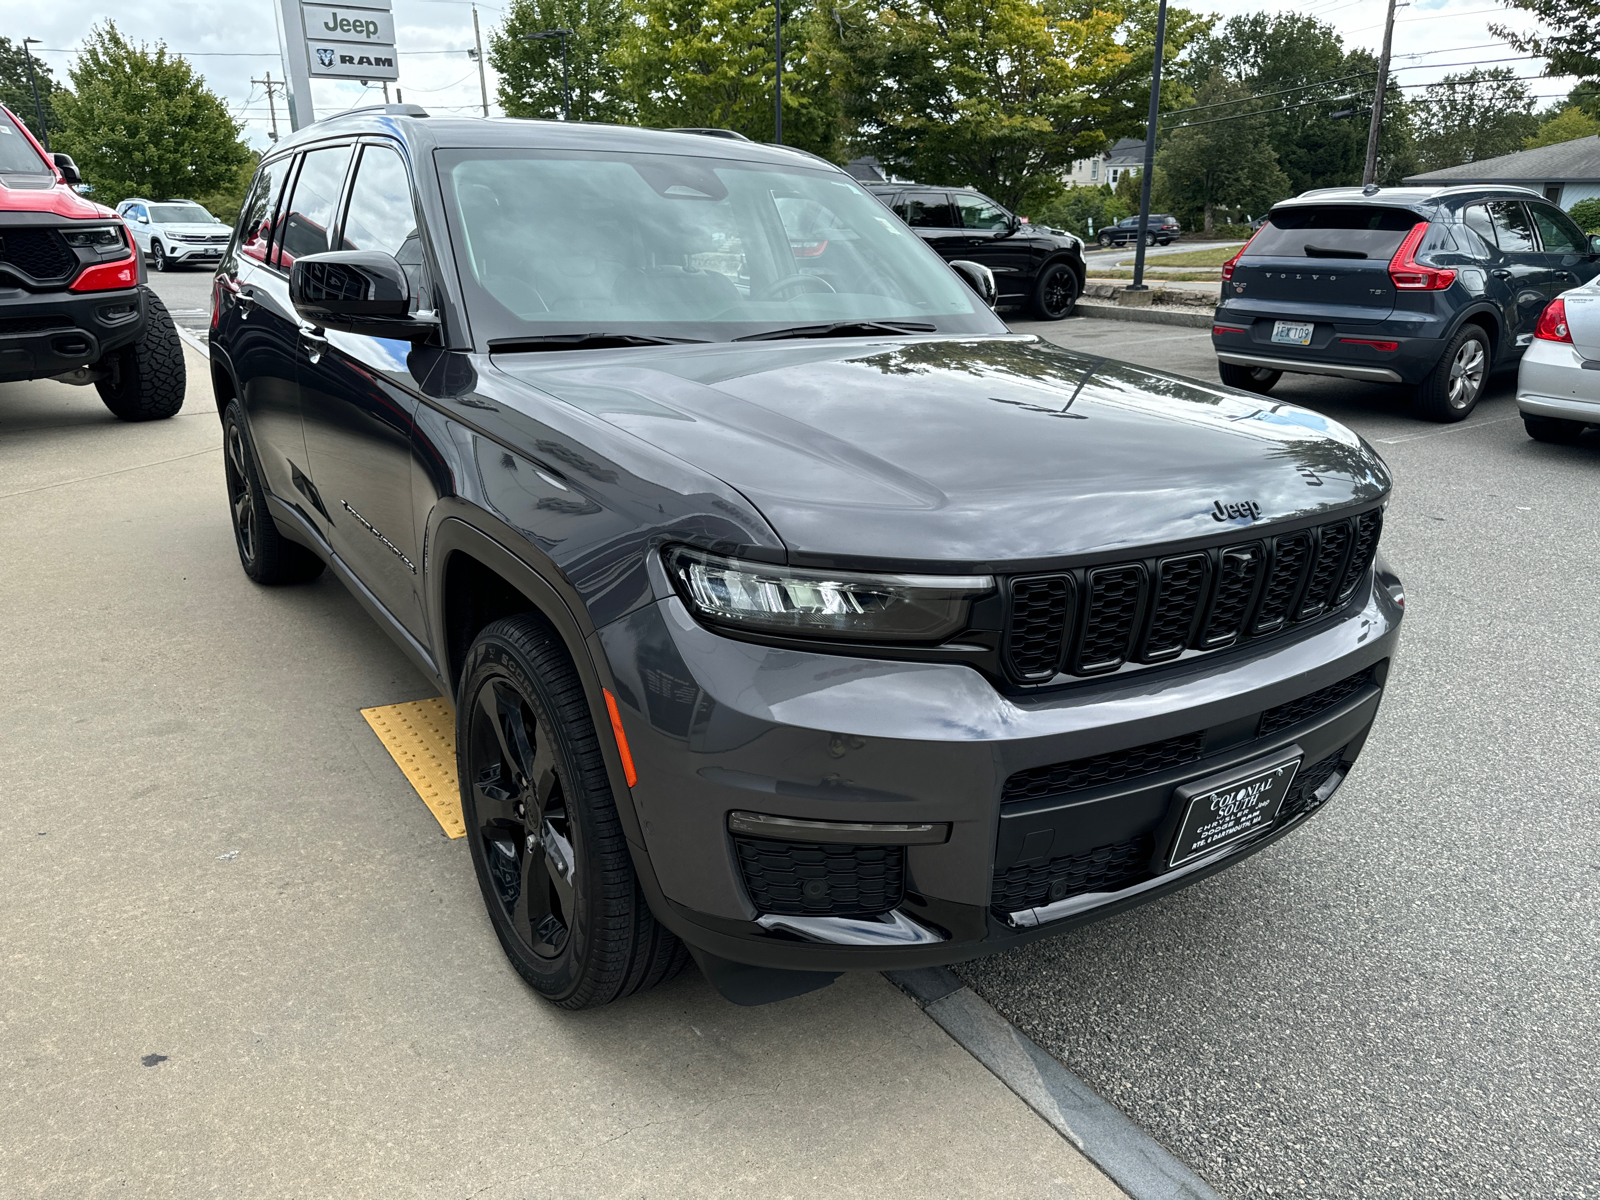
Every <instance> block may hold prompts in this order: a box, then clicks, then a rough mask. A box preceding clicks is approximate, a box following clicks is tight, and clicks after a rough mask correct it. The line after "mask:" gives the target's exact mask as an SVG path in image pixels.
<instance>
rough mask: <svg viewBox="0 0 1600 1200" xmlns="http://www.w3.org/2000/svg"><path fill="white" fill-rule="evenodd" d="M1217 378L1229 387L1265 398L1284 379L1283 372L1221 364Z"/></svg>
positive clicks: (1266, 368)
mask: <svg viewBox="0 0 1600 1200" xmlns="http://www.w3.org/2000/svg"><path fill="white" fill-rule="evenodd" d="M1217 377H1218V378H1219V379H1221V380H1222V382H1223V383H1225V384H1227V385H1228V386H1229V387H1231V388H1238V389H1239V390H1240V391H1241V392H1254V393H1256V395H1258V396H1265V395H1266V394H1267V393H1268V392H1270V391H1271V390H1272V389H1273V386H1274V385H1275V384H1276V383H1277V382H1278V380H1280V379H1282V378H1283V372H1282V371H1274V370H1272V369H1271V368H1270V367H1245V366H1241V365H1239V364H1238V363H1226V362H1219V363H1218V364H1217Z"/></svg>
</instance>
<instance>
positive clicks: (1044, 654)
mask: <svg viewBox="0 0 1600 1200" xmlns="http://www.w3.org/2000/svg"><path fill="white" fill-rule="evenodd" d="M823 228H825V229H826V230H827V233H828V236H827V241H828V243H829V245H828V250H827V255H826V258H825V259H824V256H823V255H819V254H816V253H815V252H814V251H815V248H816V247H815V242H816V241H818V240H820V239H819V238H818V237H816V236H815V235H816V234H817V233H818V231H819V230H820V229H823ZM319 230H320V231H321V232H320V234H316V233H315V231H319ZM289 236H292V237H293V238H294V239H296V245H295V247H294V249H293V250H286V249H284V248H283V246H282V245H281V244H280V242H281V239H283V238H284V237H289ZM317 238H320V241H321V245H320V246H319V245H316V244H314V243H315V241H316V240H317ZM291 260H292V261H291ZM821 261H825V262H826V268H825V269H823V268H820V267H813V268H812V269H810V270H805V269H803V268H806V267H807V265H808V264H816V263H818V262H821ZM215 303H216V311H215V314H214V328H213V333H212V337H211V346H212V354H213V359H212V378H213V383H214V385H215V388H216V398H217V405H218V411H219V413H220V415H221V419H222V425H223V441H224V445H225V448H226V453H225V455H224V469H225V472H226V481H227V490H228V495H229V498H230V501H231V511H232V517H233V527H234V530H235V533H236V535H237V544H238V553H239V558H240V561H241V562H242V564H243V566H244V570H245V572H246V573H247V574H248V575H249V576H250V577H251V578H252V579H254V580H256V581H257V582H259V583H263V584H283V583H290V582H293V581H297V580H306V579H310V578H312V577H313V576H316V575H317V574H318V573H320V572H321V571H322V570H323V569H324V566H325V565H326V566H328V567H330V568H331V569H332V570H333V572H334V573H335V574H336V575H337V576H338V578H339V579H340V580H341V581H342V582H343V583H344V584H345V585H346V586H347V587H348V588H349V589H350V590H351V592H352V593H354V595H355V596H356V598H357V599H358V600H359V601H360V602H361V604H362V605H363V606H365V608H366V609H367V611H368V612H369V613H371V614H372V616H373V617H374V619H376V620H377V621H378V623H379V624H380V625H382V626H383V627H384V628H385V629H386V630H387V631H388V632H389V633H390V634H391V635H392V636H393V638H394V639H395V641H396V642H397V643H398V644H399V645H400V646H401V647H402V648H403V649H404V650H405V652H406V653H407V654H408V655H410V657H411V659H412V661H413V662H414V663H415V664H416V666H417V669H418V670H419V671H420V672H421V673H422V674H423V675H424V676H425V677H426V678H427V679H428V680H429V681H431V683H432V685H433V686H434V687H437V688H438V689H440V691H441V692H442V693H443V694H444V695H446V696H448V697H450V698H451V700H452V702H453V704H454V707H455V720H456V753H457V765H458V777H459V780H460V789H461V804H462V809H463V817H464V822H465V826H466V829H467V834H466V837H467V841H468V844H469V848H470V853H471V858H472V863H473V866H474V868H475V870H476V872H477V877H478V882H479V884H480V885H481V889H482V893H483V899H484V902H485V904H486V905H487V908H488V914H489V919H490V921H491V922H492V924H493V927H494V929H495V931H496V933H497V934H498V935H499V938H500V941H501V944H502V945H503V946H504V948H505V950H506V953H507V954H508V955H509V957H510V958H511V961H512V962H513V963H514V964H515V965H516V967H517V969H518V970H519V971H520V972H521V973H522V975H523V976H524V977H525V978H526V979H527V980H528V981H529V982H530V983H531V984H532V985H533V987H534V988H535V989H537V990H538V991H539V992H540V993H541V994H543V995H545V996H547V997H549V998H550V999H551V1000H553V1001H555V1002H557V1003H560V1004H563V1005H566V1006H568V1007H574V1008H576V1007H582V1006H585V1005H591V1004H599V1003H604V1002H606V1001H608V1000H612V999H615V998H617V997H619V996H622V995H626V994H628V993H630V992H632V991H635V990H637V989H639V988H641V987H644V986H647V985H649V984H651V983H652V982H655V981H657V980H660V979H662V978H663V977H665V976H666V975H667V974H670V973H671V972H672V971H674V970H676V969H677V968H678V967H679V966H680V965H681V964H682V963H683V961H684V957H685V954H686V950H685V944H687V948H688V949H687V953H692V954H693V955H694V957H695V958H696V959H697V960H698V961H699V962H700V964H701V966H702V967H703V968H704V970H705V971H706V973H707V974H708V976H710V978H711V979H712V980H713V982H714V983H715V984H716V985H717V986H718V987H719V988H720V989H722V990H723V992H724V994H726V995H729V996H731V997H733V998H736V999H739V1000H742V1001H746V1002H752V1001H757V1000H761V999H770V998H776V997H777V996H781V995H783V994H786V993H787V994H794V993H798V992H800V991H805V990H809V989H810V988H812V987H815V986H819V985H820V984H821V983H823V982H825V981H827V980H828V979H830V978H831V977H832V975H833V974H835V973H837V972H839V971H843V970H850V969H880V968H884V967H892V966H900V967H912V966H918V965H930V964H936V963H948V962H954V961H957V960H960V959H964V958H970V957H972V956H975V955H980V954H984V953H987V952H989V951H992V950H997V949H1000V948H1003V947H1007V946H1015V945H1018V944H1020V943H1023V942H1026V941H1028V940H1030V939H1032V938H1037V937H1041V936H1045V935H1048V934H1051V933H1056V932H1059V931H1061V930H1064V929H1066V928H1068V927H1070V926H1072V925H1073V924H1075V923H1078V922H1081V921H1085V920H1089V919H1092V918H1094V917H1096V916H1100V915H1103V914H1105V913H1110V912H1115V911H1118V910H1119V909H1122V908H1125V907H1127V906H1128V905H1131V904H1135V903H1139V902H1141V901H1145V900H1149V899H1152V898H1154V897H1156V896H1159V895H1162V894H1164V893H1166V892H1169V891H1171V890H1172V889H1174V888H1176V887H1179V886H1182V885H1184V884H1187V883H1190V882H1192V881H1194V880H1196V879H1199V878H1201V877H1203V876H1205V875H1208V874H1211V873H1213V872H1215V871H1218V870H1221V869H1223V868H1225V867H1227V866H1229V865H1230V864H1232V863H1235V862H1237V861H1239V860H1240V858H1242V857H1243V856H1245V855H1248V854H1250V853H1252V852H1253V851H1256V850H1258V849H1260V848H1261V847H1263V846H1265V845H1267V844H1268V843H1270V842H1271V841H1272V840H1274V839H1275V838H1277V837H1280V836H1282V835H1284V834H1286V833H1289V832H1290V831H1292V830H1294V829H1296V828H1297V827H1299V826H1300V825H1301V824H1302V823H1303V822H1304V821H1305V820H1306V819H1307V818H1309V817H1310V816H1311V815H1312V814H1313V813H1314V812H1316V811H1318V810H1319V809H1320V808H1321V807H1322V806H1323V805H1324V804H1325V803H1326V802H1327V800H1328V798H1329V796H1330V795H1331V794H1332V793H1333V791H1334V789H1335V788H1337V787H1338V786H1339V785H1340V783H1341V782H1342V781H1343V780H1344V778H1345V777H1346V775H1347V773H1348V772H1349V771H1350V769H1351V764H1352V763H1354V762H1355V760H1356V756H1357V755H1358V754H1359V753H1360V751H1361V747H1362V745H1363V743H1364V742H1365V740H1366V737H1367V731H1368V729H1369V727H1370V726H1371V724H1372V721H1373V718H1374V716H1375V714H1376V712H1377V709H1378V704H1379V700H1380V697H1381V694H1382V691H1383V687H1384V682H1385V679H1386V675H1387V671H1388V666H1389V662H1390V659H1391V657H1392V655H1393V654H1394V652H1395V648H1396V644H1397V641H1398V637H1399V626H1400V618H1401V612H1402V609H1401V606H1400V603H1401V602H1400V597H1399V593H1398V589H1399V584H1398V581H1397V580H1395V579H1394V578H1393V577H1392V576H1391V575H1390V574H1388V573H1387V572H1386V571H1385V569H1384V568H1383V567H1382V566H1381V565H1378V564H1376V563H1375V555H1376V552H1377V544H1378V534H1379V530H1380V528H1381V525H1382V521H1383V509H1384V505H1385V503H1386V500H1387V496H1388V492H1389V476H1388V472H1387V471H1386V469H1385V468H1384V465H1383V463H1382V462H1381V461H1380V460H1379V459H1378V458H1377V457H1376V456H1375V455H1374V454H1373V453H1372V451H1371V450H1370V449H1369V448H1368V447H1366V446H1365V445H1364V444H1363V443H1362V441H1361V440H1360V439H1359V438H1357V437H1356V436H1355V435H1354V434H1352V433H1350V432H1348V431H1347V430H1345V429H1343V428H1342V427H1340V426H1339V425H1337V424H1334V423H1333V422H1331V421H1327V420H1325V419H1323V418H1322V417H1319V416H1318V415H1316V414H1315V413H1312V412H1308V411H1304V410H1300V409H1295V408H1293V407H1292V406H1283V405H1274V406H1270V407H1263V406H1261V405H1259V404H1257V403H1256V401H1255V400H1254V398H1253V397H1247V396H1242V395H1239V394H1238V393H1235V392H1232V391H1228V390H1224V389H1220V388H1216V387H1206V386H1204V385H1200V384H1196V383H1194V382H1192V381H1187V380H1183V379H1179V378H1177V377H1174V376H1169V375H1162V374H1157V373H1151V372H1148V371H1143V370H1139V369H1136V368H1134V367H1131V366H1128V365H1126V364H1122V363H1117V362H1114V361H1111V360H1108V359H1104V358H1099V357H1093V358H1091V357H1084V356H1081V355H1077V354H1073V353H1070V352H1068V351H1066V350H1063V349H1060V348H1058V347H1056V346H1053V345H1051V344H1049V343H1046V342H1043V341H1040V340H1038V339H1036V338H1034V337H1031V336H1026V335H1018V334H1013V333H1010V332H1008V331H1007V329H1006V328H1005V326H1004V325H1003V324H1002V323H1001V322H1000V321H999V320H998V319H997V318H996V317H995V316H994V314H993V313H992V312H990V311H989V310H988V308H987V307H986V306H985V305H984V304H983V303H982V302H981V301H980V300H979V299H978V297H977V296H975V295H974V294H973V292H972V291H971V289H970V288H969V287H968V286H967V285H966V284H965V283H963V281H962V279H961V278H960V277H959V276H958V275H957V274H956V273H955V271H953V270H952V269H951V268H950V267H949V266H947V265H946V264H945V263H944V262H943V261H941V260H940V258H939V257H938V256H937V255H936V254H934V253H933V252H932V251H931V250H929V249H928V248H927V246H925V245H924V244H923V243H922V242H921V241H920V240H918V239H917V238H915V237H912V236H911V235H910V232H909V231H908V230H907V229H906V227H905V226H904V225H903V224H901V223H900V222H899V221H897V220H895V219H894V218H893V217H892V216H891V215H890V214H889V213H887V212H885V211H884V209H883V207H882V206H881V205H880V204H879V203H878V202H877V201H876V200H874V199H873V198H872V197H871V196H870V195H869V194H868V193H867V192H865V191H864V190H863V189H862V188H861V187H860V186H858V185H857V184H856V182H855V181H854V180H852V179H851V178H850V177H849V176H847V175H846V174H845V173H844V172H842V171H840V170H838V169H837V168H834V167H831V166H829V165H827V164H825V163H822V162H820V161H819V160H817V159H815V158H812V157H809V156H807V155H804V154H799V153H795V152H792V151H788V150H785V149H783V148H781V147H773V146H760V145H753V144H750V143H746V142H737V141H732V140H729V139H712V138H706V137H702V136H698V135H695V134H685V133H670V132H652V131H647V130H641V129H630V128H622V127H609V126H599V125H588V124H576V123H574V124H566V123H563V122H534V121H477V120H459V119H452V118H433V117H429V116H427V115H426V114H425V113H424V112H422V111H421V110H420V109H417V108H415V107H409V106H408V107H402V106H398V105H396V106H393V107H390V108H387V109H381V110H377V111H367V112H357V113H351V114H346V115H344V116H340V117H336V118H333V119H330V120H327V121H324V122H321V123H319V124H316V125H312V126H309V127H308V128H306V129H303V130H301V131H300V132H298V133H297V134H295V135H294V136H293V137H291V138H286V139H285V140H284V141H283V142H282V143H280V144H278V145H277V146H275V147H273V148H272V150H271V152H270V153H269V154H268V156H267V157H266V158H265V160H264V161H263V162H262V164H261V166H260V169H259V171H258V173H257V175H256V178H255V182H254V184H253V185H252V187H251V189H250V192H249V195H248V197H247V200H246V202H245V205H244V210H243V213H242V216H241V218H240V223H239V227H238V230H237V231H236V233H235V236H234V241H233V242H232V244H231V245H230V247H229V249H228V253H227V256H226V257H225V259H224V261H223V263H222V265H221V267H220V269H219V273H218V275H217V278H216V288H215ZM778 968H781V969H782V970H777V969H778Z"/></svg>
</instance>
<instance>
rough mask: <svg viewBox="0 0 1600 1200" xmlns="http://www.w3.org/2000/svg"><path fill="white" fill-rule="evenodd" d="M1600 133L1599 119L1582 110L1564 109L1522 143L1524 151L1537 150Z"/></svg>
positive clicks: (1575, 108) (1574, 108)
mask: <svg viewBox="0 0 1600 1200" xmlns="http://www.w3.org/2000/svg"><path fill="white" fill-rule="evenodd" d="M1597 133H1600V119H1597V118H1595V117H1593V116H1590V115H1589V114H1588V113H1586V112H1584V111H1583V109H1581V108H1577V107H1573V108H1564V109H1562V110H1561V111H1560V112H1559V113H1558V114H1556V115H1555V116H1553V117H1551V118H1550V119H1549V120H1547V121H1546V122H1545V123H1544V124H1542V125H1540V126H1539V131H1538V132H1537V133H1535V134H1533V135H1532V136H1531V137H1529V138H1527V139H1526V140H1525V141H1524V142H1523V143H1522V148H1523V149H1524V150H1537V149H1538V148H1539V147H1540V146H1555V145H1558V144H1559V143H1561V142H1571V141H1576V140H1577V139H1578V138H1586V137H1593V136H1594V135H1595V134H1597Z"/></svg>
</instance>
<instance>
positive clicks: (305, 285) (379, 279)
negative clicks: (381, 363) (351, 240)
mask: <svg viewBox="0 0 1600 1200" xmlns="http://www.w3.org/2000/svg"><path fill="white" fill-rule="evenodd" d="M289 302H290V303H291V304H293V305H294V310H295V312H297V313H299V314H300V318H301V319H302V320H304V321H309V322H310V323H311V324H313V325H316V326H318V327H319V328H322V329H335V330H339V331H341V332H343V333H364V334H366V335H367V336H369V337H381V338H398V339H400V340H403V341H412V342H417V341H423V340H425V339H426V338H427V337H429V336H430V335H431V334H432V333H433V332H434V330H436V329H438V327H439V323H438V322H437V321H436V320H433V319H431V318H429V317H423V316H417V315H414V314H413V313H412V312H411V282H410V280H408V279H407V278H406V273H405V268H403V267H402V266H401V265H400V263H399V262H398V261H397V260H396V259H395V257H394V255H392V254H385V253H383V252H382V251H381V250H330V251H327V252H325V253H322V254H307V255H304V256H302V257H300V258H297V259H295V262H294V266H293V267H291V268H290V269H289Z"/></svg>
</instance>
